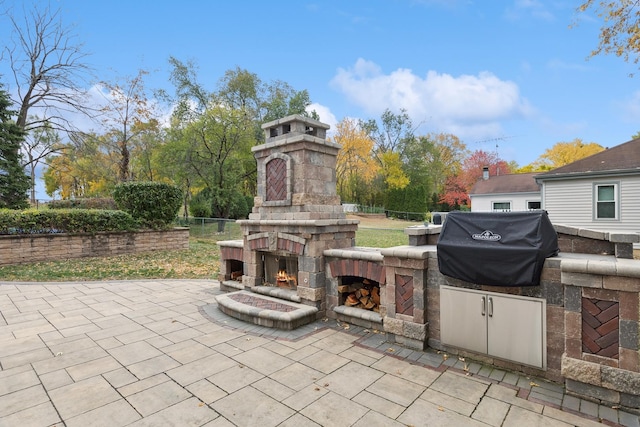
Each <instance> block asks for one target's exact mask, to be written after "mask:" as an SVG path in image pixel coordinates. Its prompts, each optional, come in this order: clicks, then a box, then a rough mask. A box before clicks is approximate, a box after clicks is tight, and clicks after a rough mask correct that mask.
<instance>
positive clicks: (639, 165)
mask: <svg viewBox="0 0 640 427" xmlns="http://www.w3.org/2000/svg"><path fill="white" fill-rule="evenodd" d="M611 174H625V175H627V174H640V138H638V139H633V140H631V141H628V142H625V143H624V144H620V145H616V146H615V147H612V148H607V149H606V150H604V151H601V152H599V153H596V154H593V155H591V156H589V157H585V158H584V159H580V160H576V161H575V162H573V163H569V164H568V165H564V166H560V167H559V168H556V169H553V170H550V171H549V172H545V173H541V174H538V175H537V176H536V180H537V181H544V180H545V179H558V178H571V177H583V176H585V175H587V176H589V175H611Z"/></svg>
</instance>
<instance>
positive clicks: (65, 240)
mask: <svg viewBox="0 0 640 427" xmlns="http://www.w3.org/2000/svg"><path fill="white" fill-rule="evenodd" d="M188 248H189V229H188V228H184V227H178V228H173V229H171V230H142V231H132V232H116V233H106V232H103V233H95V234H91V233H79V234H38V235H10V236H0V265H13V264H27V263H31V262H38V261H53V260H63V259H70V258H84V257H100V256H113V255H123V254H133V253H139V252H150V251H159V250H168V249H188Z"/></svg>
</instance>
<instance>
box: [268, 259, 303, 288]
mask: <svg viewBox="0 0 640 427" xmlns="http://www.w3.org/2000/svg"><path fill="white" fill-rule="evenodd" d="M263 264H264V284H265V285H266V286H276V287H278V288H285V289H296V288H297V287H298V257H297V256H296V257H294V256H288V255H284V254H273V253H265V254H264V257H263Z"/></svg>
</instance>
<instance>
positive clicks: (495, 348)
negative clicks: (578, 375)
mask: <svg viewBox="0 0 640 427" xmlns="http://www.w3.org/2000/svg"><path fill="white" fill-rule="evenodd" d="M545 313H546V307H545V301H544V300H539V299H533V298H526V299H525V298H521V297H516V296H501V295H496V294H490V295H488V296H487V322H488V323H487V331H488V345H487V352H488V353H489V354H490V355H492V356H495V357H499V358H501V359H506V360H513V361H515V362H520V363H524V364H526V365H530V366H536V367H538V368H545V367H546V357H545V356H546V336H545V335H546V333H545V332H546V331H545V323H546V322H545V320H546V315H545Z"/></svg>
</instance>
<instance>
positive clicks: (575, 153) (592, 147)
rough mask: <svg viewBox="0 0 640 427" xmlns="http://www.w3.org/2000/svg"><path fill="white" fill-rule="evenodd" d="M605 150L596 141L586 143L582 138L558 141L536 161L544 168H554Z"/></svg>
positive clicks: (536, 163)
mask: <svg viewBox="0 0 640 427" xmlns="http://www.w3.org/2000/svg"><path fill="white" fill-rule="evenodd" d="M603 150H604V147H603V146H601V145H600V144H596V143H595V142H589V143H586V144H585V143H584V142H582V140H581V139H580V138H576V139H574V140H573V141H571V142H557V143H555V144H554V145H553V147H551V148H547V149H546V150H545V152H544V153H543V154H542V155H541V156H540V157H538V159H537V160H536V161H535V162H534V164H535V165H537V166H544V167H543V168H542V169H554V168H558V167H560V166H564V165H568V164H569V163H573V162H575V161H576V160H580V159H584V158H585V157H588V156H591V155H593V154H597V153H599V152H601V151H603Z"/></svg>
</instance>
